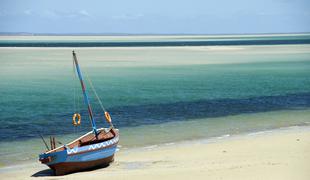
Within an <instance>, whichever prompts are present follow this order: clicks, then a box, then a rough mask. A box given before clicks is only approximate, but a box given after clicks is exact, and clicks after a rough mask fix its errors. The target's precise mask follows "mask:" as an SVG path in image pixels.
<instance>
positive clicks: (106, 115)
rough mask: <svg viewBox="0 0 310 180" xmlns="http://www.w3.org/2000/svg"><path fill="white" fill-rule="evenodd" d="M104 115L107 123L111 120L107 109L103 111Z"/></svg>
mask: <svg viewBox="0 0 310 180" xmlns="http://www.w3.org/2000/svg"><path fill="white" fill-rule="evenodd" d="M104 116H105V119H106V120H107V121H108V123H111V122H112V119H111V116H110V114H109V113H108V112H107V111H105V112H104Z"/></svg>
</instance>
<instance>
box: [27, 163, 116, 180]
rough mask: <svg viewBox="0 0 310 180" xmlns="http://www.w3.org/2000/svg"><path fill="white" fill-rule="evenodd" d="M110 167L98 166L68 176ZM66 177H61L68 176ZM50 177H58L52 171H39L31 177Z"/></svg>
mask: <svg viewBox="0 0 310 180" xmlns="http://www.w3.org/2000/svg"><path fill="white" fill-rule="evenodd" d="M109 166H110V164H107V165H101V166H96V167H93V168H89V169H84V170H81V171H76V172H72V173H68V174H66V175H69V174H74V173H79V172H89V171H94V170H98V169H103V168H107V167H109ZM66 175H61V176H66ZM48 176H56V175H55V172H54V171H53V170H52V169H44V170H41V171H38V172H36V173H34V174H33V175H31V177H48Z"/></svg>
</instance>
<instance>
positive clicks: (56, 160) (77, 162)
mask: <svg viewBox="0 0 310 180" xmlns="http://www.w3.org/2000/svg"><path fill="white" fill-rule="evenodd" d="M118 140H119V136H115V137H114V138H113V139H110V140H107V141H104V142H100V143H96V144H91V145H86V146H82V147H74V148H72V149H70V148H68V147H67V146H64V148H63V150H61V151H55V152H46V153H42V154H40V155H39V159H40V161H41V162H42V163H43V164H46V165H47V166H49V167H50V168H51V169H53V170H54V171H55V173H56V175H61V174H67V173H70V172H75V171H79V170H83V169H89V168H93V167H94V166H98V165H107V164H109V163H110V162H111V161H113V156H114V153H115V152H116V150H117V143H118Z"/></svg>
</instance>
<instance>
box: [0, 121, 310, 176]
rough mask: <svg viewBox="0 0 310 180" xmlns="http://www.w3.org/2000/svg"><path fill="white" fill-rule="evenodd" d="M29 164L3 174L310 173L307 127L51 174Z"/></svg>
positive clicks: (138, 153)
mask: <svg viewBox="0 0 310 180" xmlns="http://www.w3.org/2000/svg"><path fill="white" fill-rule="evenodd" d="M47 169H48V168H47V167H45V166H44V165H40V164H39V162H38V163H33V164H29V165H22V166H18V167H11V168H2V169H1V171H0V177H1V179H75V180H79V179H81V180H82V179H114V180H118V179H136V180H145V179H190V178H194V179H272V180H277V179H279V180H280V179H281V180H285V179H290V180H291V179H299V180H303V179H304V180H306V179H309V177H310V129H309V127H306V128H298V127H294V128H287V129H284V130H276V131H274V132H271V131H270V132H265V133H256V134H252V135H240V136H236V137H228V138H224V139H214V140H209V141H205V140H199V141H195V142H194V143H193V142H181V143H175V144H169V145H161V146H158V147H157V146H154V147H146V148H139V149H131V150H121V151H119V152H118V153H117V155H116V158H115V162H114V163H112V164H111V165H110V166H109V167H107V168H103V169H97V170H92V171H87V172H80V173H74V174H70V175H66V176H52V175H51V171H50V170H47Z"/></svg>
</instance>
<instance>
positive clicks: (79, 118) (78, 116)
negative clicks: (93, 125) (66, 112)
mask: <svg viewBox="0 0 310 180" xmlns="http://www.w3.org/2000/svg"><path fill="white" fill-rule="evenodd" d="M76 118H77V119H78V121H76ZM72 124H73V125H74V126H78V125H80V124H81V115H80V114H79V113H74V114H73V117H72Z"/></svg>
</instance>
